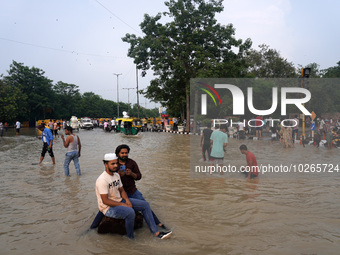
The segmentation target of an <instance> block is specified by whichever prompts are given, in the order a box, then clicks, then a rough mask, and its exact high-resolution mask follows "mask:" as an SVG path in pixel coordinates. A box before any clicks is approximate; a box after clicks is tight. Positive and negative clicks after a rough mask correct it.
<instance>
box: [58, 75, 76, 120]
mask: <svg viewBox="0 0 340 255" xmlns="http://www.w3.org/2000/svg"><path fill="white" fill-rule="evenodd" d="M53 90H54V92H55V93H56V95H57V97H56V101H55V103H56V105H57V107H56V111H55V116H54V118H58V119H60V118H62V119H66V118H67V119H68V118H70V116H73V115H76V112H78V111H79V109H78V108H79V102H80V100H81V94H80V93H79V86H77V85H74V84H68V83H65V82H62V81H59V82H57V84H55V85H54V86H53Z"/></svg>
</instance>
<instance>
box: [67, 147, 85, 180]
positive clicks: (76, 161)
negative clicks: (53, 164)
mask: <svg viewBox="0 0 340 255" xmlns="http://www.w3.org/2000/svg"><path fill="white" fill-rule="evenodd" d="M71 160H73V163H74V167H75V168H76V171H77V174H78V175H81V173H80V165H79V154H78V151H71V152H67V153H66V154H65V162H64V172H65V175H66V176H70V168H69V166H70V163H71Z"/></svg>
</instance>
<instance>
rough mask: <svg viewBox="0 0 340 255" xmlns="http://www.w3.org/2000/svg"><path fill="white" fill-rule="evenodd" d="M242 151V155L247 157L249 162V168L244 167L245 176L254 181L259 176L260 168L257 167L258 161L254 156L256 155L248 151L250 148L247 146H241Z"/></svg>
mask: <svg viewBox="0 0 340 255" xmlns="http://www.w3.org/2000/svg"><path fill="white" fill-rule="evenodd" d="M240 151H241V153H242V154H244V155H246V160H247V167H246V168H245V167H243V168H242V170H243V172H242V173H243V174H244V175H245V177H246V178H248V179H253V178H255V177H257V176H258V175H259V171H258V166H257V160H256V157H255V155H254V153H252V152H250V151H248V148H247V146H246V145H244V144H242V145H241V146H240Z"/></svg>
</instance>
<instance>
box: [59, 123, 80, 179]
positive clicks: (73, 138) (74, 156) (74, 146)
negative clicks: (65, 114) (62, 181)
mask: <svg viewBox="0 0 340 255" xmlns="http://www.w3.org/2000/svg"><path fill="white" fill-rule="evenodd" d="M65 135H67V138H66V140H65V138H64V135H61V139H62V140H63V143H64V147H65V148H67V152H66V154H65V162H64V172H65V176H67V177H69V176H70V168H69V166H70V163H71V160H73V163H74V167H75V168H76V171H77V174H78V175H79V176H80V175H81V172H80V165H79V157H80V152H81V143H80V139H79V137H78V136H77V135H74V134H73V128H72V127H70V126H67V127H66V128H65Z"/></svg>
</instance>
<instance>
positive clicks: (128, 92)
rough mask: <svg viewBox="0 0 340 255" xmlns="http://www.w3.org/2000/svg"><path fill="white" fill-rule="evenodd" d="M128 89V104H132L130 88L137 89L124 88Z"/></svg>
mask: <svg viewBox="0 0 340 255" xmlns="http://www.w3.org/2000/svg"><path fill="white" fill-rule="evenodd" d="M123 89H127V90H128V105H130V89H136V88H123Z"/></svg>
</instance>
